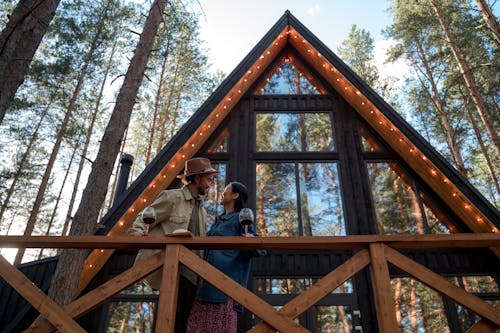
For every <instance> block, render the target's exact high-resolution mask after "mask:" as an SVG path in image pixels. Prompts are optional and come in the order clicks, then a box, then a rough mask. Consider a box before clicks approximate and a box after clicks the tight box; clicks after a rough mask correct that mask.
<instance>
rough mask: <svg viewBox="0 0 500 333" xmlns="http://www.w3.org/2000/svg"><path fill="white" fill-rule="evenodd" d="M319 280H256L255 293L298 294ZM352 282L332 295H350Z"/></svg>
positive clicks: (347, 282) (349, 281) (345, 284)
mask: <svg viewBox="0 0 500 333" xmlns="http://www.w3.org/2000/svg"><path fill="white" fill-rule="evenodd" d="M318 280H319V279H316V278H282V279H272V278H256V279H255V285H256V286H257V292H258V293H261V294H270V295H283V294H300V293H302V292H304V291H306V290H307V289H309V288H310V287H311V286H312V285H313V284H314V283H316V282H317V281H318ZM352 292H353V285H352V280H347V281H346V282H344V283H343V284H342V285H341V286H339V287H338V288H337V289H335V290H334V291H333V292H332V293H334V294H337V293H352Z"/></svg>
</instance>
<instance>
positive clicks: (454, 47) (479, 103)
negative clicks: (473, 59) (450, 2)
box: [429, 0, 500, 155]
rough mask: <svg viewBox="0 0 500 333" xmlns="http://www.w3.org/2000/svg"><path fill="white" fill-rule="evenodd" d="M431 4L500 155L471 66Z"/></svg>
mask: <svg viewBox="0 0 500 333" xmlns="http://www.w3.org/2000/svg"><path fill="white" fill-rule="evenodd" d="M429 3H430V5H431V7H432V9H433V10H434V13H435V14H436V17H437V18H438V20H439V23H440V24H441V27H442V28H443V31H444V33H445V36H446V41H447V42H448V44H449V46H450V48H451V52H452V53H453V56H454V57H455V60H456V61H457V64H458V67H459V68H460V73H461V74H462V76H463V79H464V81H465V85H466V86H467V89H468V91H469V95H470V96H471V98H472V101H473V102H474V105H475V107H476V109H477V111H478V113H479V116H480V117H481V120H482V121H483V123H484V126H485V127H486V130H487V131H488V134H489V135H490V137H491V140H492V141H493V145H494V146H495V149H496V152H497V154H498V155H500V137H499V136H498V133H497V131H496V130H495V128H494V127H493V125H492V121H491V119H490V116H489V114H488V111H487V110H486V107H485V105H484V101H483V98H482V96H481V94H480V93H479V90H478V89H477V86H476V82H475V81H474V77H473V76H472V73H471V71H470V69H469V66H468V64H467V63H466V62H465V59H464V57H463V55H462V53H461V52H460V50H459V48H458V46H457V44H456V42H455V39H454V38H453V36H452V35H451V32H450V29H449V27H448V25H447V23H446V22H445V21H444V18H443V16H442V15H441V11H440V9H439V7H438V5H437V3H436V0H429Z"/></svg>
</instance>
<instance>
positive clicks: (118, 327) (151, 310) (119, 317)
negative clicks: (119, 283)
mask: <svg viewBox="0 0 500 333" xmlns="http://www.w3.org/2000/svg"><path fill="white" fill-rule="evenodd" d="M146 295H148V296H149V297H151V298H152V299H151V300H150V301H144V300H141V301H132V299H139V298H141V296H143V297H144V296H146ZM158 295H159V293H158V291H154V290H152V289H151V288H150V287H149V286H148V285H146V284H144V283H142V282H141V283H136V284H134V285H132V286H130V287H129V288H128V289H126V290H123V291H122V292H121V293H120V295H118V296H117V298H118V299H120V298H121V299H131V301H125V300H121V301H118V300H117V301H113V302H111V303H110V304H109V317H108V322H107V325H106V332H110V333H115V332H116V333H128V332H130V333H134V332H143V333H147V332H153V331H154V328H153V327H154V320H155V314H156V312H155V311H156V305H157V299H158ZM153 299H154V300H153Z"/></svg>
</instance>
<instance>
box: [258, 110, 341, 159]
mask: <svg viewBox="0 0 500 333" xmlns="http://www.w3.org/2000/svg"><path fill="white" fill-rule="evenodd" d="M334 149H335V145H334V141H333V129H332V121H331V117H330V114H329V113H312V112H311V113H309V112H307V113H257V114H256V150H257V151H269V152H315V151H320V152H325V151H333V150H334Z"/></svg>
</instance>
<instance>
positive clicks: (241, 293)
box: [179, 247, 308, 333]
mask: <svg viewBox="0 0 500 333" xmlns="http://www.w3.org/2000/svg"><path fill="white" fill-rule="evenodd" d="M179 260H180V261H181V262H182V263H183V264H184V265H186V266H187V267H188V268H189V269H191V270H192V271H193V272H195V273H196V274H198V275H200V276H201V277H202V278H203V279H204V280H205V281H207V282H209V283H210V284H211V285H213V286H214V287H216V288H217V289H219V290H220V291H222V292H223V293H224V294H226V295H227V296H228V297H230V298H232V299H233V300H234V301H235V302H237V303H239V304H241V305H242V306H244V307H245V308H246V309H247V310H249V311H250V312H252V313H253V314H255V315H256V316H257V317H259V318H260V319H262V320H263V321H265V322H266V323H268V324H269V325H271V326H272V327H274V328H275V330H279V331H280V332H287V333H295V332H297V333H299V332H302V333H305V332H308V331H307V330H306V329H305V328H303V327H302V326H300V325H299V324H297V323H295V322H294V321H293V320H291V319H290V318H288V317H286V316H284V315H282V314H280V313H278V312H277V311H276V310H275V309H274V308H273V307H272V306H271V305H269V304H268V303H266V302H264V301H263V300H262V299H260V298H259V297H258V296H256V295H255V294H254V293H252V292H250V291H249V290H248V289H246V288H243V287H242V286H241V285H240V284H239V283H237V282H236V281H234V280H233V279H231V278H230V277H228V276H227V275H225V274H223V273H222V272H221V271H219V270H218V269H216V268H215V267H213V266H212V265H210V264H209V263H207V262H206V261H204V260H202V259H201V258H199V257H198V256H197V255H195V254H194V253H192V252H191V251H189V250H188V249H186V248H185V247H182V248H181V249H180V253H179Z"/></svg>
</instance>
